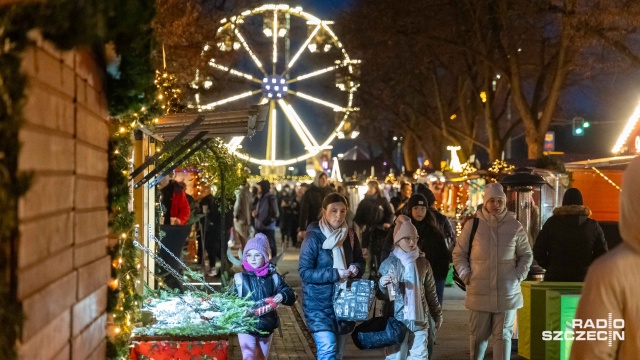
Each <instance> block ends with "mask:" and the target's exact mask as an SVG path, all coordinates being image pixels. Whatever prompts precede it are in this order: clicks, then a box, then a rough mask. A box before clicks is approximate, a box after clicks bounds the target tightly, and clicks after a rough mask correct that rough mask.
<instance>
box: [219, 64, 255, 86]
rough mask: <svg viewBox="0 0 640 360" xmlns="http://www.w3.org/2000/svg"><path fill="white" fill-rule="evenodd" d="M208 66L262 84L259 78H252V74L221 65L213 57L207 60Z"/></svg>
mask: <svg viewBox="0 0 640 360" xmlns="http://www.w3.org/2000/svg"><path fill="white" fill-rule="evenodd" d="M209 66H211V67H212V68H214V69H218V70H222V71H224V72H228V73H229V74H232V75H235V76H238V77H241V78H243V79H246V80H251V81H253V82H255V83H258V84H262V83H261V82H260V80H259V79H256V78H254V77H253V76H251V75H249V74H246V73H243V72H241V71H238V70H235V69H230V68H228V67H226V66H222V65H220V64H216V62H215V59H211V60H209Z"/></svg>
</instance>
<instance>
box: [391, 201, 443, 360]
mask: <svg viewBox="0 0 640 360" xmlns="http://www.w3.org/2000/svg"><path fill="white" fill-rule="evenodd" d="M425 203H426V201H425ZM425 212H426V209H425ZM418 239H419V235H418V230H417V229H416V227H415V226H414V225H413V224H412V222H411V219H410V218H409V217H407V216H405V215H400V216H398V218H397V219H396V226H395V228H394V230H393V242H394V249H393V251H392V252H391V254H390V255H389V257H388V258H387V259H386V260H384V261H383V262H382V265H381V266H380V275H381V277H380V281H379V284H380V291H381V292H382V293H383V294H384V295H386V296H388V295H389V290H388V286H389V285H391V286H393V288H394V292H395V300H394V306H393V316H394V317H395V318H396V319H397V320H398V321H401V322H402V323H404V325H405V326H406V327H407V329H408V332H407V335H406V336H405V338H404V341H403V342H402V343H401V344H399V345H398V346H395V347H392V348H387V349H386V354H387V357H386V359H387V360H400V359H402V360H404V359H410V360H418V359H427V357H428V356H429V352H428V350H427V342H428V338H429V335H428V330H429V326H431V325H430V323H429V313H430V314H431V316H432V317H433V319H434V321H435V325H434V326H435V330H436V331H437V330H438V329H439V328H440V326H441V325H442V308H441V307H440V303H439V302H438V297H437V295H436V284H435V281H434V278H433V273H432V270H431V266H430V265H429V261H428V260H427V259H426V258H425V256H424V253H423V252H422V251H420V249H419V248H418ZM396 289H397V291H396Z"/></svg>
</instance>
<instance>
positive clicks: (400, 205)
mask: <svg viewBox="0 0 640 360" xmlns="http://www.w3.org/2000/svg"><path fill="white" fill-rule="evenodd" d="M411 194H413V188H412V187H411V183H409V182H404V181H403V182H401V183H400V194H398V196H394V197H392V198H391V200H389V202H390V203H391V205H393V210H394V215H395V216H398V215H400V214H405V215H406V212H405V210H407V209H406V208H405V206H407V203H408V202H409V198H410V197H411Z"/></svg>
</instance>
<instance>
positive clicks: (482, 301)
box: [453, 183, 533, 360]
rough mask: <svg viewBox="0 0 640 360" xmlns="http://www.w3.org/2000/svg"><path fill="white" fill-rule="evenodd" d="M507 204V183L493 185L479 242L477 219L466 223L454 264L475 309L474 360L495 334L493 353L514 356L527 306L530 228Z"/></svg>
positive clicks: (499, 356)
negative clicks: (519, 319) (524, 289)
mask: <svg viewBox="0 0 640 360" xmlns="http://www.w3.org/2000/svg"><path fill="white" fill-rule="evenodd" d="M505 203H506V195H505V193H504V191H503V189H502V185H500V184H498V183H491V184H487V185H486V186H485V187H484V198H483V204H484V205H483V206H482V210H481V211H479V212H478V213H477V219H478V220H477V224H478V225H477V231H476V233H475V237H474V239H473V243H472V244H471V246H470V235H471V230H472V227H473V224H474V221H475V220H474V221H469V222H467V224H465V227H464V228H463V229H462V234H461V235H460V237H459V238H458V241H457V244H456V247H455V249H454V250H453V263H454V266H455V267H456V270H457V271H458V274H459V275H460V278H461V279H462V281H464V283H465V284H466V287H467V298H466V300H465V306H466V308H467V309H469V310H471V316H470V320H469V328H470V329H469V330H470V331H469V332H470V336H469V340H470V341H469V342H470V348H471V357H470V358H471V359H472V360H480V359H482V358H483V357H484V353H485V350H486V348H487V345H488V340H489V336H491V335H493V358H494V359H509V358H510V357H511V337H512V335H513V324H514V319H515V315H516V309H518V308H521V307H522V306H523V300H522V293H521V291H520V282H522V281H523V280H524V279H526V277H527V274H528V273H529V267H530V266H531V262H532V261H533V254H532V252H531V247H530V246H529V241H528V239H527V233H526V231H525V230H524V228H523V227H522V224H520V222H518V220H517V219H516V217H515V214H514V213H513V212H510V211H507V208H506V207H505Z"/></svg>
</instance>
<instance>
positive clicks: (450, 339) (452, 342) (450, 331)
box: [229, 243, 519, 360]
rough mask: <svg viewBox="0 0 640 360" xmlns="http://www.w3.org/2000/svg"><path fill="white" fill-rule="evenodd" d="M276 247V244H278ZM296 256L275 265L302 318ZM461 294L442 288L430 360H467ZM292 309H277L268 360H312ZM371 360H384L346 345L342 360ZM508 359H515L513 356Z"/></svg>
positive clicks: (234, 354) (234, 353) (236, 355)
mask: <svg viewBox="0 0 640 360" xmlns="http://www.w3.org/2000/svg"><path fill="white" fill-rule="evenodd" d="M278 245H279V247H280V245H281V244H280V243H279V244H278ZM298 254H299V249H297V248H292V247H289V248H287V249H286V252H285V255H284V257H283V258H282V260H281V261H280V262H279V263H278V271H279V272H280V273H281V274H285V273H286V276H285V278H286V281H287V282H288V283H289V284H290V285H291V286H292V287H293V288H294V290H295V291H296V293H297V294H298V301H297V302H296V305H295V307H296V309H297V312H298V314H300V315H301V314H302V309H301V304H302V303H301V299H300V297H301V294H302V290H301V281H300V276H299V275H298ZM464 296H465V293H464V292H463V291H461V290H459V289H458V288H457V287H455V286H453V287H446V288H445V293H444V309H443V310H444V315H443V316H444V322H443V324H442V328H441V329H440V331H439V332H438V339H437V340H436V345H435V347H434V355H433V359H436V360H438V359H442V360H445V359H447V360H467V359H469V340H468V339H469V337H468V336H469V335H468V334H469V332H468V319H469V313H468V311H467V310H466V309H465V307H464ZM295 312H296V311H295V309H291V308H288V307H283V308H280V309H278V314H279V315H280V320H281V322H282V330H283V337H280V335H278V333H277V331H276V333H274V338H273V339H274V340H273V344H272V348H271V355H270V356H269V358H270V359H278V360H280V359H309V360H311V359H315V346H314V343H313V338H311V337H310V334H309V333H308V332H307V331H306V328H305V326H304V322H303V317H302V316H296V315H298V314H296V313H295ZM229 358H230V359H233V360H241V359H242V355H241V354H240V350H239V347H238V341H237V338H234V339H233V340H232V341H231V353H230V356H229ZM485 358H487V359H491V349H490V346H489V349H488V350H487V353H486V354H485ZM355 359H358V360H369V359H371V360H373V359H384V354H383V352H382V350H368V351H363V350H359V349H358V348H356V347H355V345H354V344H353V341H351V340H350V339H349V340H348V341H347V348H346V352H345V356H344V360H355ZM512 359H519V357H518V356H517V355H515V354H513V355H512Z"/></svg>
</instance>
